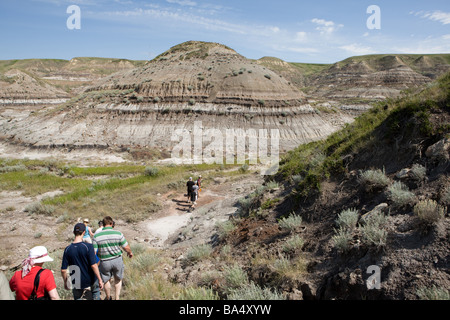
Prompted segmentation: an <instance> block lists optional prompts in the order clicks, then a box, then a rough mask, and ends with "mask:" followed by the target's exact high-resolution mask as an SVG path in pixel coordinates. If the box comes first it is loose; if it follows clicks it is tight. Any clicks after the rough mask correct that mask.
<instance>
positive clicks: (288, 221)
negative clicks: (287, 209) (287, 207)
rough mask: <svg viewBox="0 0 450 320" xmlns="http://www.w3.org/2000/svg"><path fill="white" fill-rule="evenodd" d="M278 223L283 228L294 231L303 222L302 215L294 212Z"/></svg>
mask: <svg viewBox="0 0 450 320" xmlns="http://www.w3.org/2000/svg"><path fill="white" fill-rule="evenodd" d="M278 224H279V226H280V227H281V228H282V229H287V230H289V231H293V230H295V229H296V228H297V227H299V226H300V225H301V224H302V217H301V216H299V215H295V214H292V215H290V216H288V217H285V218H283V219H281V220H280V221H279V222H278Z"/></svg>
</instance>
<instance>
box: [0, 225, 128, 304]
mask: <svg viewBox="0 0 450 320" xmlns="http://www.w3.org/2000/svg"><path fill="white" fill-rule="evenodd" d="M88 224H89V220H88V219H85V220H84V221H83V222H82V223H81V222H80V223H77V224H76V225H75V226H74V229H73V234H74V236H75V239H74V241H73V242H72V243H71V244H70V245H68V246H67V247H66V248H65V250H64V253H63V257H62V263H61V276H62V279H63V281H64V288H65V289H66V290H72V294H73V298H74V300H84V299H87V300H91V299H92V300H100V294H101V290H102V289H103V290H104V292H105V296H106V298H105V300H112V296H111V280H112V279H113V278H114V288H115V300H119V297H120V291H121V288H122V279H123V276H124V269H125V267H124V263H123V258H122V254H123V252H122V250H124V251H125V252H126V253H127V255H128V257H129V258H132V257H133V252H132V251H131V248H130V246H129V244H128V242H127V240H126V239H125V236H124V235H123V234H122V232H120V231H118V230H115V229H114V226H115V222H114V220H113V219H112V218H111V217H110V216H106V217H104V218H103V220H101V221H99V228H98V229H97V230H96V231H95V233H93V232H92V230H91V228H90V227H89V225H88ZM53 260H54V259H53V258H51V257H50V256H49V254H48V251H47V248H46V247H44V246H37V247H34V248H32V249H31V250H30V251H29V255H28V257H27V258H26V259H24V260H23V262H22V264H21V267H22V269H21V270H18V271H16V272H15V273H14V275H13V276H12V278H11V280H10V281H9V289H10V291H9V295H10V297H11V298H12V297H13V296H12V293H11V291H12V292H15V293H16V297H15V299H16V300H59V299H60V297H59V294H58V291H57V290H56V283H55V278H54V276H53V273H52V271H51V270H50V269H44V268H43V264H44V263H45V262H51V261H53ZM2 275H3V274H2ZM1 281H2V279H1V278H0V284H1V283H4V282H5V279H3V282H1ZM4 287H6V286H3V288H2V290H0V291H1V293H2V294H5V290H4ZM6 294H7V293H6Z"/></svg>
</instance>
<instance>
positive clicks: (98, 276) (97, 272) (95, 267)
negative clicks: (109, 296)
mask: <svg viewBox="0 0 450 320" xmlns="http://www.w3.org/2000/svg"><path fill="white" fill-rule="evenodd" d="M91 268H92V271H94V274H95V276H96V277H97V279H98V286H99V287H100V290H102V289H103V280H102V277H101V276H100V271H98V265H97V264H93V265H92V266H91Z"/></svg>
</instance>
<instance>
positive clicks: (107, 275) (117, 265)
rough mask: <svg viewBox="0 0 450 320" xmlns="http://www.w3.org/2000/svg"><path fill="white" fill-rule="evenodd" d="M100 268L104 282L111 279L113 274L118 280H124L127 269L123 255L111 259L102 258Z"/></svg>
mask: <svg viewBox="0 0 450 320" xmlns="http://www.w3.org/2000/svg"><path fill="white" fill-rule="evenodd" d="M98 270H99V271H100V276H101V277H102V281H103V282H107V281H109V280H110V279H111V278H112V277H113V276H114V279H116V280H122V279H123V271H124V270H125V265H124V264H123V259H122V256H120V257H118V258H114V259H111V260H101V261H100V265H99V267H98Z"/></svg>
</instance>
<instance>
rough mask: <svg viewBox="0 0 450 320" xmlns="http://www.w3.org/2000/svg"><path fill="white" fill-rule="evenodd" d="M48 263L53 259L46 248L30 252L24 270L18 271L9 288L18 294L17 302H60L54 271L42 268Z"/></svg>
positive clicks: (38, 247)
mask: <svg viewBox="0 0 450 320" xmlns="http://www.w3.org/2000/svg"><path fill="white" fill-rule="evenodd" d="M47 261H53V259H52V258H51V257H50V256H49V255H48V251H47V248H46V247H44V246H37V247H34V248H32V249H31V250H30V252H29V255H28V258H26V259H25V260H23V261H22V270H18V271H16V272H15V273H14V275H13V276H12V278H11V280H9V287H10V289H11V291H13V292H15V293H16V300H59V295H58V291H56V283H55V278H54V277H53V273H52V271H51V270H49V269H43V268H42V265H43V264H44V262H47ZM38 279H39V283H37V280H38ZM35 280H36V282H35Z"/></svg>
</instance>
